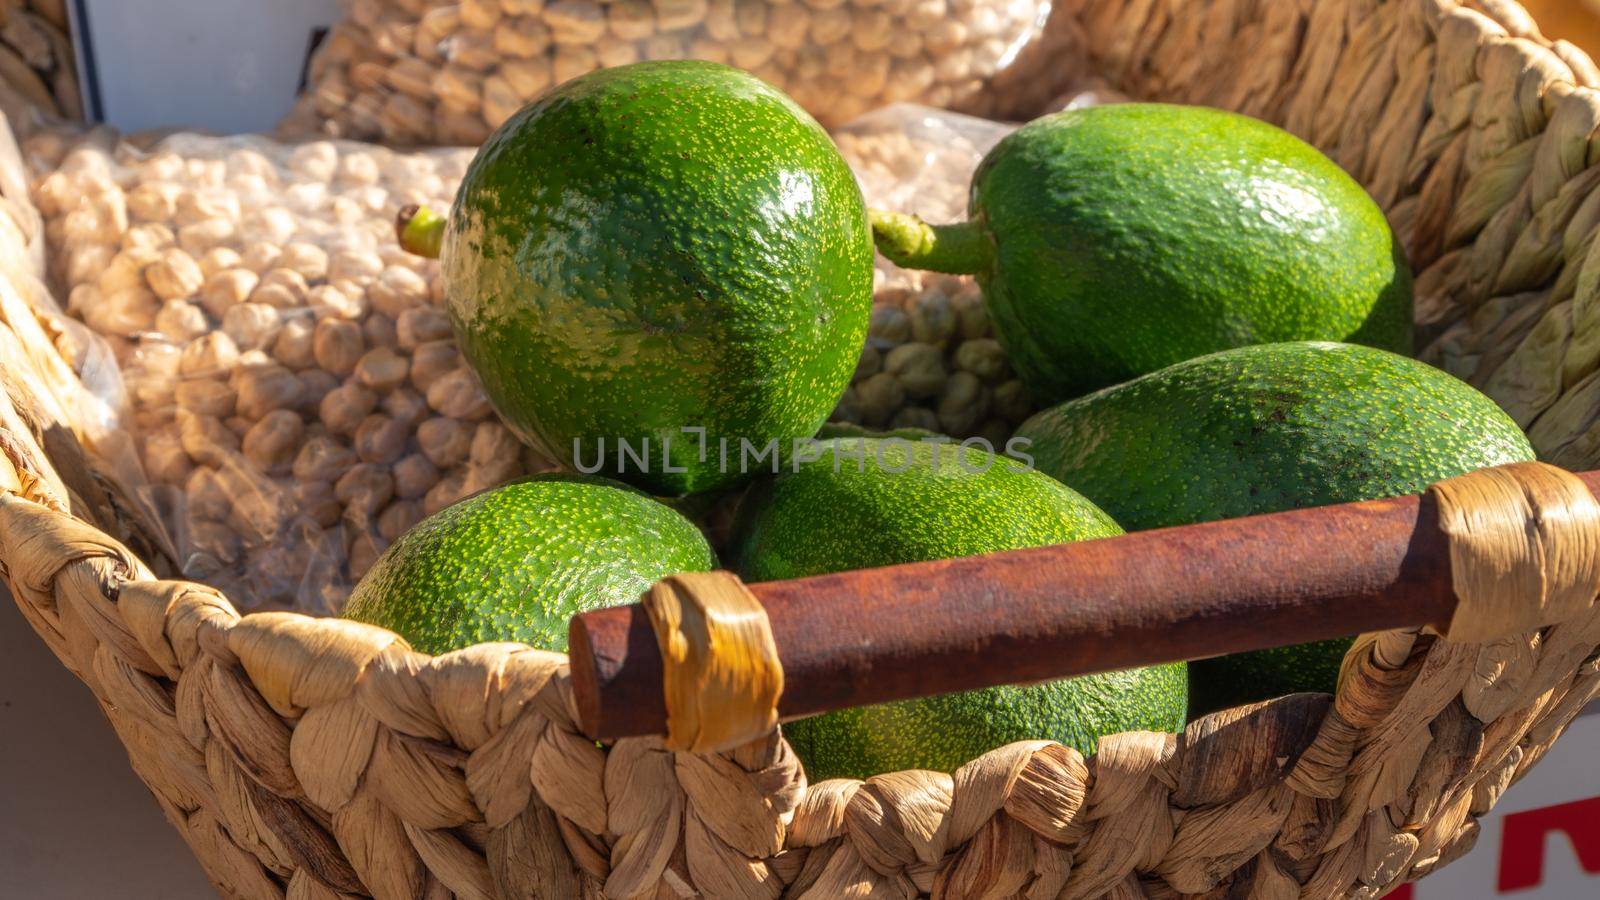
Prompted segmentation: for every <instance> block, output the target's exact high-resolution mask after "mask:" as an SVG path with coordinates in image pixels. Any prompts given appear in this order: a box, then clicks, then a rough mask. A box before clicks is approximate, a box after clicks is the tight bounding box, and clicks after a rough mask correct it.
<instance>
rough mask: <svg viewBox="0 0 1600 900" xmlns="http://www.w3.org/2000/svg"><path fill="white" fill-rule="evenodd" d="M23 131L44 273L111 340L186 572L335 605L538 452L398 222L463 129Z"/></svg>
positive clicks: (146, 466)
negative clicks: (27, 135)
mask: <svg viewBox="0 0 1600 900" xmlns="http://www.w3.org/2000/svg"><path fill="white" fill-rule="evenodd" d="M27 150H28V151H29V155H30V157H31V160H30V161H31V163H32V164H33V166H34V169H35V171H36V172H39V173H41V174H39V175H37V176H36V178H35V180H34V185H33V196H34V199H35V203H36V204H37V205H38V207H39V209H40V211H41V213H42V214H43V215H44V217H45V221H46V226H45V228H46V234H47V235H48V237H49V243H50V247H51V250H52V255H53V260H52V270H53V272H52V274H53V276H54V278H55V280H56V281H57V283H58V284H59V286H60V288H61V293H62V295H63V296H66V297H68V301H67V307H68V311H69V312H70V313H71V314H73V315H75V316H77V317H79V318H81V319H82V320H83V322H85V323H86V324H87V325H88V326H89V328H90V329H91V330H93V331H94V332H95V333H97V334H98V335H99V336H100V337H101V338H102V339H103V340H104V342H105V344H106V345H107V346H109V348H110V351H109V358H107V359H106V360H105V361H104V364H103V365H101V366H99V367H98V369H99V371H100V375H99V378H100V380H102V381H117V380H119V381H120V383H121V384H122V385H123V387H124V389H125V396H126V400H125V406H124V408H123V409H122V411H121V416H122V419H123V423H124V425H126V426H127V429H128V431H130V432H131V433H132V434H133V435H134V440H135V443H136V444H137V447H138V453H137V460H131V461H130V463H134V464H138V465H140V466H142V469H143V474H144V476H145V477H144V479H143V486H142V487H140V488H139V489H138V491H139V495H140V500H141V502H142V504H144V505H148V506H149V507H150V508H152V509H154V510H156V511H158V512H159V517H160V519H161V521H162V523H163V524H164V525H165V531H166V538H167V539H168V543H169V544H170V547H171V552H173V553H174V554H175V556H176V558H177V560H178V562H179V567H180V569H181V572H182V574H183V575H185V576H187V577H189V578H193V579H196V580H200V581H204V582H206V583H209V584H212V585H214V586H216V587H218V588H221V589H223V590H225V591H227V592H228V594H229V596H230V597H231V598H233V599H234V600H235V602H238V603H241V604H242V605H244V606H247V607H249V608H253V609H261V608H273V607H278V608H285V607H286V608H295V609H299V610H301V611H305V612H313V613H326V612H331V611H334V610H336V609H337V608H338V607H339V606H340V605H341V604H342V602H343V599H344V597H345V595H346V594H347V593H348V591H349V589H350V587H351V586H352V584H353V582H354V581H355V580H356V579H358V578H359V577H360V576H361V574H362V573H364V572H365V570H366V568H367V567H369V566H370V565H371V564H372V562H373V560H374V559H375V558H376V557H377V555H378V554H379V553H380V552H381V551H382V550H383V549H384V548H385V547H386V546H387V545H388V543H389V542H390V541H392V540H393V539H394V538H395V537H397V536H398V535H399V534H400V533H402V532H403V531H405V530H406V529H407V528H409V527H411V525H413V524H415V523H416V522H417V521H419V520H420V519H421V518H422V517H424V516H425V515H428V514H430V513H432V512H434V511H436V510H438V509H441V508H443V507H444V506H447V505H449V504H450V503H453V502H455V501H456V500H457V499H459V498H461V497H464V496H466V495H467V494H469V493H472V492H474V491H477V490H481V489H483V488H487V487H490V486H493V485H496V484H499V483H502V482H504V481H506V480H508V479H510V478H513V477H516V476H518V475H520V474H523V473H525V472H527V471H530V470H533V469H537V468H543V467H544V465H545V464H544V463H543V462H542V461H540V460H537V459H535V458H534V457H533V456H532V455H531V454H530V453H529V452H528V451H526V450H525V448H524V447H523V446H522V445H521V444H520V443H519V442H518V441H517V440H516V439H515V438H514V437H513V436H512V434H511V433H510V431H508V430H507V429H506V428H505V427H504V426H502V425H501V424H500V423H499V422H498V420H497V419H496V418H495V416H494V413H493V411H492V410H491V408H490V406H489V403H488V399H487V398H486V397H485V396H484V394H483V392H482V390H481V388H480V387H479V386H478V383H477V380H476V378H475V377H474V376H473V374H472V372H471V371H470V370H469V369H468V368H467V367H466V366H465V364H464V363H463V362H462V361H461V359H460V355H459V354H458V353H457V351H456V348H455V344H454V341H453V340H452V338H451V333H450V323H449V320H448V318H447V317H446V315H445V312H444V310H443V309H442V308H441V306H440V300H441V295H440V289H439V283H438V273H437V265H436V264H435V263H431V262H427V261H424V260H422V259H420V258H418V257H414V256H411V255H409V254H406V253H404V252H402V251H401V250H400V249H399V247H398V246H396V242H395V239H394V231H393V224H392V222H393V218H394V215H395V213H396V210H397V209H398V208H399V207H400V206H402V205H403V204H407V203H429V204H435V205H438V206H441V207H442V206H446V205H448V203H449V201H450V197H451V195H452V193H453V191H454V188H455V185H456V183H457V182H458V181H459V179H460V177H461V175H462V174H463V173H464V171H465V168H466V166H467V164H468V162H469V161H470V159H471V152H470V151H459V150H458V151H432V152H423V153H409V154H405V153H395V152H391V151H389V150H386V149H383V148H380V147H373V146H368V145H361V144H353V143H333V142H314V143H308V144H302V145H283V144H277V143H274V142H271V141H268V140H264V139H261V138H256V137H232V138H216V137H205V136H199V135H194V134H175V135H171V136H168V137H165V138H163V139H161V140H159V141H156V142H154V143H153V144H149V145H145V144H136V143H134V142H131V141H128V140H123V139H121V138H119V137H118V136H116V135H114V134H111V133H109V132H107V131H104V130H102V131H98V132H95V133H92V134H90V135H88V136H87V137H86V138H80V139H74V140H67V139H65V138H63V137H61V136H59V135H57V136H50V135H46V136H41V137H38V138H35V139H32V140H30V141H29V142H28V144H27ZM119 373H120V374H119Z"/></svg>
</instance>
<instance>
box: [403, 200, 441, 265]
mask: <svg viewBox="0 0 1600 900" xmlns="http://www.w3.org/2000/svg"><path fill="white" fill-rule="evenodd" d="M394 233H395V236H396V237H398V238H399V239H400V247H401V249H403V250H405V251H406V252H407V253H414V254H416V255H417V256H425V257H427V258H428V259H438V258H439V246H440V245H441V244H443V243H444V216H441V215H439V214H438V213H436V212H434V211H433V210H431V209H429V208H428V207H426V206H417V205H416V204H414V203H413V204H411V205H410V206H407V207H406V208H404V209H402V210H400V215H399V216H398V217H396V218H395V221H394Z"/></svg>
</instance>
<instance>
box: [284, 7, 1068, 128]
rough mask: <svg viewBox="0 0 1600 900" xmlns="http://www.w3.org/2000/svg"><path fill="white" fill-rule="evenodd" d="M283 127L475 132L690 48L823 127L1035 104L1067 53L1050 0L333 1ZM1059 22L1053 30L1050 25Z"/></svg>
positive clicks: (1047, 92)
mask: <svg viewBox="0 0 1600 900" xmlns="http://www.w3.org/2000/svg"><path fill="white" fill-rule="evenodd" d="M344 6H345V9H346V11H347V14H348V15H347V17H346V19H345V20H344V21H342V22H341V23H340V24H339V25H337V26H336V27H335V28H334V30H333V31H332V32H331V33H330V34H329V36H328V38H327V40H326V41H325V43H324V44H323V46H322V47H321V49H320V50H319V51H318V53H317V55H316V57H315V59H314V60H313V61H312V65H311V71H310V81H309V87H308V88H307V91H306V95H305V97H304V98H303V100H302V102H301V103H300V105H299V106H298V107H297V108H296V111H295V112H294V113H292V114H291V116H290V117H289V119H288V120H287V121H286V122H285V125H284V133H285V134H295V135H303V134H307V133H313V134H321V135H327V136H334V137H346V138H357V139H362V140H381V141H383V142H385V143H388V144H391V145H408V144H443V145H476V144H478V143H480V142H482V140H483V139H484V138H486V137H487V136H488V134H489V132H490V131H491V130H492V129H493V128H495V127H497V126H499V125H500V123H502V122H504V121H505V120H506V119H507V118H508V117H509V116H510V115H511V114H512V113H514V112H516V111H517V110H518V109H519V108H521V107H522V106H523V105H525V104H527V103H528V102H529V101H531V100H534V99H536V98H537V97H539V96H540V95H541V94H543V93H544V92H545V91H546V90H548V89H549V88H551V87H553V86H554V85H557V84H560V83H561V82H563V81H566V80H568V79H570V78H573V77H575V76H578V75H581V74H583V73H584V72H587V71H590V70H592V69H596V68H600V67H605V66H617V65H623V64H626V63H630V62H635V61H638V60H642V59H681V58H699V59H709V60H715V61H718V62H725V63H728V64H730V65H735V66H738V67H740V68H743V69H747V70H749V71H751V72H754V73H755V74H756V75H758V76H760V77H762V78H764V79H766V80H767V81H770V82H771V83H773V84H775V85H777V86H778V87H780V88H782V89H783V90H784V91H786V92H788V93H789V94H790V95H791V96H793V97H794V98H795V100H796V101H798V102H799V103H800V104H801V105H802V106H804V107H806V108H807V109H809V110H810V111H811V112H812V113H813V114H814V115H816V116H817V118H818V119H819V120H821V121H822V122H823V124H825V125H834V124H838V123H842V122H845V121H848V120H850V119H852V118H854V117H856V116H858V115H860V114H862V113H865V112H867V111H869V110H872V109H876V108H878V107H880V106H884V105H887V104H890V103H894V102H902V101H904V102H916V103H923V104H927V105H932V106H939V107H950V108H957V109H963V110H966V111H969V112H975V113H980V114H1007V115H1012V114H1017V113H1018V111H1019V110H1036V109H1038V108H1039V105H1040V104H1042V103H1043V102H1044V101H1045V100H1047V99H1048V98H1049V97H1050V96H1053V94H1054V93H1056V92H1057V91H1056V90H1055V89H1053V88H1052V86H1051V84H1050V81H1051V79H1050V78H1049V77H1048V75H1047V73H1050V72H1052V71H1054V70H1056V69H1058V68H1060V67H1063V66H1065V65H1066V62H1065V60H1066V59H1069V58H1076V54H1067V53H1063V52H1061V51H1062V48H1061V46H1060V44H1061V42H1062V40H1064V38H1062V39H1046V37H1047V36H1046V31H1045V28H1044V25H1045V23H1046V20H1047V17H1048V15H1049V12H1050V8H1051V4H1050V2H1049V0H460V2H441V0H345V2H344ZM1056 34H1057V32H1056V31H1051V32H1050V33H1049V36H1051V37H1053V36H1055V35H1056Z"/></svg>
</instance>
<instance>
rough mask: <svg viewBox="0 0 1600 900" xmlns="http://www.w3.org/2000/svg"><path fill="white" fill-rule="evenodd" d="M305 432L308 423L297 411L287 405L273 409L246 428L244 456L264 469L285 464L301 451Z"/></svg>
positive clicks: (271, 469) (243, 444) (280, 466)
mask: <svg viewBox="0 0 1600 900" xmlns="http://www.w3.org/2000/svg"><path fill="white" fill-rule="evenodd" d="M304 434H305V423H304V422H302V421H301V419H300V416H299V415H298V414H296V413H294V412H291V411H290V410H287V409H277V410H273V411H272V412H269V413H267V414H266V415H264V416H262V417H261V419H260V421H258V422H256V424H254V425H252V426H250V430H249V431H246V432H245V434H244V440H243V441H242V449H243V452H244V457H245V459H248V460H250V462H251V463H253V464H255V465H256V466H258V467H259V468H261V469H262V470H263V471H267V472H271V471H275V470H277V469H281V468H285V467H287V466H288V465H289V464H290V463H291V462H292V461H293V460H294V457H295V454H296V453H297V452H299V450H300V440H301V438H302V437H303V436H304Z"/></svg>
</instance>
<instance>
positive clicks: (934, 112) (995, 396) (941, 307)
mask: <svg viewBox="0 0 1600 900" xmlns="http://www.w3.org/2000/svg"><path fill="white" fill-rule="evenodd" d="M1015 129H1016V126H1015V125H1010V124H1006V123H1002V122H992V121H988V120H986V119H980V118H975V117H972V116H966V115H962V114H960V113H952V112H947V111H944V110H938V109H932V108H929V107H926V106H916V105H912V104H897V105H895V106H890V107H886V108H884V109H881V110H879V111H877V112H874V113H870V114H868V115H866V116H863V117H861V118H860V119H857V120H856V121H854V122H851V123H849V124H848V125H845V126H844V127H842V128H839V129H837V130H836V132H835V134H834V139H835V141H836V142H837V143H838V145H839V149H840V150H841V151H842V152H843V153H844V156H845V159H846V160H848V161H849V162H850V165H851V167H852V168H853V169H854V170H855V173H856V179H857V180H858V181H859V182H860V183H861V188H862V192H863V193H864V194H865V195H866V199H867V205H868V206H871V207H875V208H879V209H894V210H903V211H906V212H911V213H914V214H916V215H920V216H922V217H923V218H924V219H927V220H928V221H930V222H954V221H959V220H961V219H963V218H965V216H966V212H967V188H968V183H969V182H970V181H971V179H972V172H973V170H974V169H976V168H977V166H978V163H979V162H981V161H982V160H983V157H984V155H985V154H987V153H988V152H989V150H990V148H992V147H993V146H994V145H995V144H997V143H999V142H1000V139H1001V138H1003V137H1005V136H1006V135H1007V134H1010V133H1011V132H1012V131H1013V130H1015ZM874 284H875V292H874V297H873V311H872V322H871V326H870V329H869V332H868V338H867V346H866V349H865V350H864V351H863V353H862V357H861V362H860V364H859V365H858V366H857V367H856V373H855V377H854V378H853V379H852V383H851V385H850V388H849V389H848V390H847V391H845V395H844V397H843V399H841V400H840V402H839V407H838V409H836V410H835V411H834V416H833V419H834V421H836V422H845V423H852V424H858V425H864V426H867V427H869V428H896V429H898V428H921V429H926V430H928V431H935V432H939V433H942V434H946V435H949V436H951V437H954V438H957V439H966V438H972V437H982V438H984V439H985V440H988V441H989V442H990V443H991V444H992V445H993V446H996V447H1003V446H1005V441H1006V439H1007V438H1008V437H1010V435H1011V433H1012V432H1013V431H1014V430H1016V427H1017V426H1018V425H1020V424H1022V422H1023V421H1024V420H1025V419H1026V418H1027V417H1028V416H1029V415H1030V414H1031V413H1032V412H1033V406H1032V404H1031V402H1030V401H1029V399H1028V396H1027V391H1026V390H1025V389H1024V388H1023V387H1022V382H1020V381H1018V380H1017V378H1016V376H1015V375H1014V374H1013V373H1012V371H1011V366H1010V364H1009V363H1008V362H1007V361H1006V358H1005V352H1004V351H1003V350H1001V348H1000V344H999V342H998V341H996V340H995V338H994V333H993V330H992V329H991V328H990V326H989V317H988V313H987V312H986V311H985V309H984V306H983V296H982V294H981V293H980V292H979V291H978V285H977V283H976V282H975V281H974V280H973V279H971V278H969V277H966V276H958V275H940V274H938V273H934V272H916V271H911V270H907V269H901V268H899V267H898V266H896V265H894V264H893V263H891V262H889V261H888V260H886V259H884V258H883V257H882V256H879V257H878V269H877V272H876V273H875V278H874Z"/></svg>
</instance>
